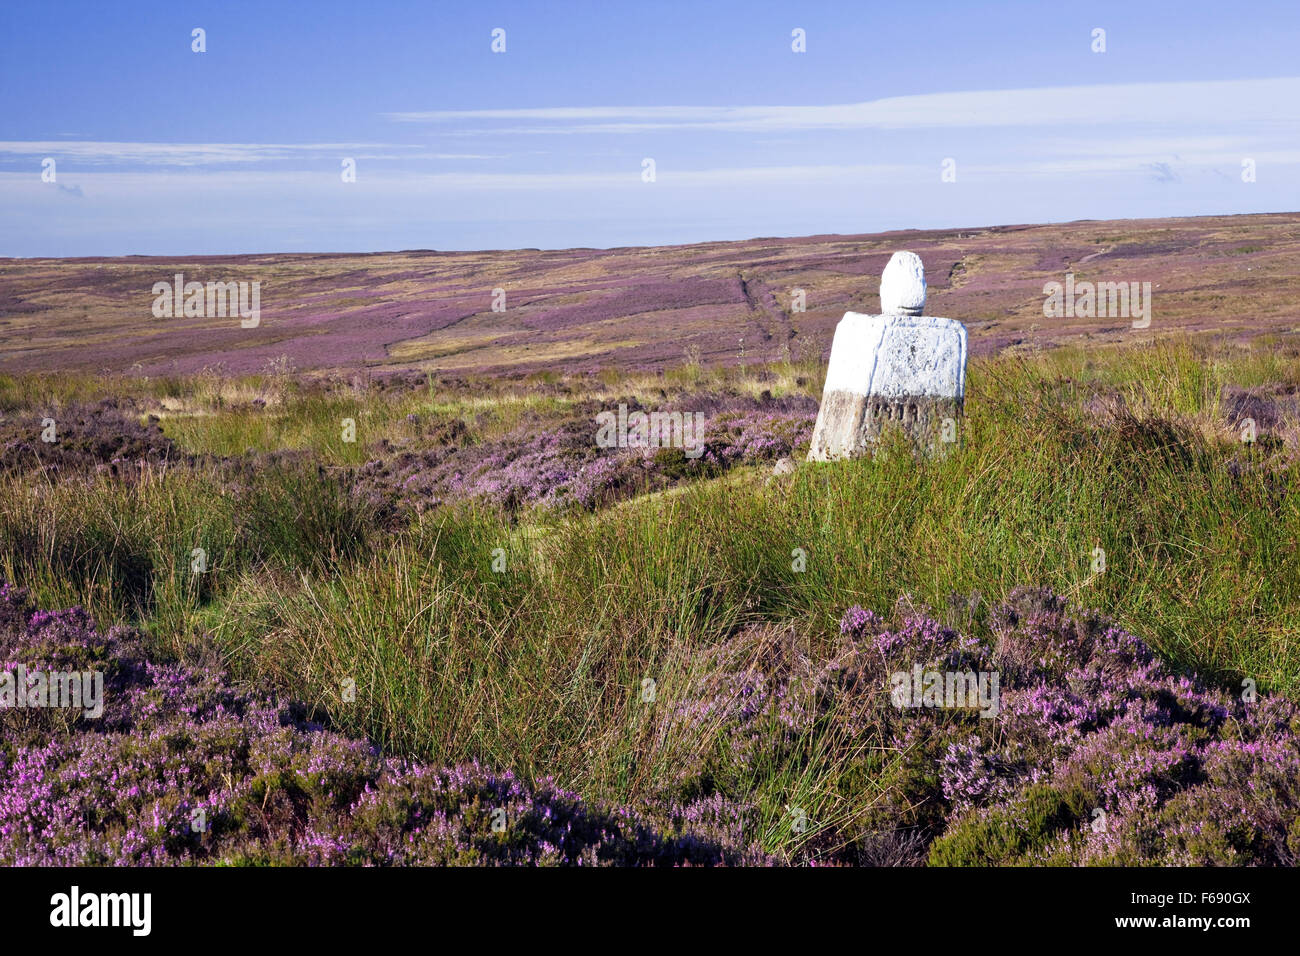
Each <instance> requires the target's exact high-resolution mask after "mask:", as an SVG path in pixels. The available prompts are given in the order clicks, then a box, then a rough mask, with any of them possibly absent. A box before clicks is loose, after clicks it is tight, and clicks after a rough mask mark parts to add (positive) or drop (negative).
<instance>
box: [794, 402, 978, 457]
mask: <svg viewBox="0 0 1300 956" xmlns="http://www.w3.org/2000/svg"><path fill="white" fill-rule="evenodd" d="M963 404H964V403H963V401H962V399H959V398H955V399H954V398H935V397H934V396H910V395H900V396H896V397H885V396H880V395H858V394H856V393H854V392H848V391H839V390H836V391H831V392H827V393H826V394H825V395H823V396H822V405H821V410H820V411H819V412H818V413H817V425H816V427H815V428H814V429H813V437H812V447H811V448H809V450H808V460H809V461H832V460H835V459H839V458H859V457H862V456H863V455H870V454H872V452H873V451H874V450H875V447H876V445H877V444H878V443H879V442H880V440H881V438H882V437H883V436H884V435H885V434H886V433H887V432H888V431H889V430H890V429H901V430H902V432H903V434H904V435H905V436H906V437H907V438H908V439H909V440H910V441H911V443H912V447H913V450H914V451H916V452H918V453H921V454H926V455H941V454H943V453H944V452H945V451H946V450H947V449H948V448H951V447H954V446H955V445H956V443H957V440H958V438H959V437H960V427H961V418H962V409H963Z"/></svg>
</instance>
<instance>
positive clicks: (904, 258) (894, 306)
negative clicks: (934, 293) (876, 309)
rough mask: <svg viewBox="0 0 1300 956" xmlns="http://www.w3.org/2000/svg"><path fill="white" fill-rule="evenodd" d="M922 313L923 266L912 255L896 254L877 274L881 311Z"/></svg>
mask: <svg viewBox="0 0 1300 956" xmlns="http://www.w3.org/2000/svg"><path fill="white" fill-rule="evenodd" d="M924 310H925V266H924V265H923V264H922V263H921V257H920V256H918V255H917V254H916V253H915V252H895V253H894V254H893V255H892V256H891V257H890V259H889V263H888V264H887V265H886V266H885V271H884V272H882V273H881V274H880V311H881V312H883V313H884V314H885V315H920V314H921V313H922V312H923V311H924Z"/></svg>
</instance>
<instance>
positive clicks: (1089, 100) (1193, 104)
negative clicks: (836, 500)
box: [382, 77, 1300, 134]
mask: <svg viewBox="0 0 1300 956" xmlns="http://www.w3.org/2000/svg"><path fill="white" fill-rule="evenodd" d="M382 115H383V116H384V117H385V118H387V119H389V120H391V121H393V122H396V123H440V124H457V123H480V124H481V123H486V124H489V125H488V126H487V127H486V128H488V129H491V130H492V131H493V132H500V133H521V134H536V133H628V132H644V131H650V130H665V129H693V130H720V131H731V132H744V133H757V132H777V131H789V130H809V129H864V128H875V129H909V128H914V129H919V128H926V127H935V128H954V127H982V126H994V127H996V126H1049V125H1082V126H1088V125H1094V124H1112V123H1146V124H1150V123H1153V122H1159V123H1162V124H1177V125H1185V124H1188V123H1205V122H1214V123H1224V122H1227V123H1232V124H1243V123H1264V124H1268V125H1270V126H1274V127H1278V128H1284V129H1297V128H1300V77H1278V78H1274V79H1258V80H1216V81H1195V82H1190V81H1189V82H1168V83H1127V84H1112V85H1084V86H1056V87H1041V88H1035V89H1009V90H975V91H963V92H944V93H922V94H916V95H910V96H895V97H887V98H884V99H878V100H868V101H866V102H861V103H844V104H833V105H823V106H627V107H619V106H571V107H542V108H535V109H489V110H426V111H420V112H390V113H384V114H382ZM519 122H523V123H528V124H534V125H527V126H518V125H506V126H500V125H499V126H498V128H495V129H492V127H491V125H490V124H511V123H519ZM537 124H540V125H537ZM480 129H482V127H480Z"/></svg>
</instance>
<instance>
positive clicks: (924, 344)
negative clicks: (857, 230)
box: [823, 260, 966, 398]
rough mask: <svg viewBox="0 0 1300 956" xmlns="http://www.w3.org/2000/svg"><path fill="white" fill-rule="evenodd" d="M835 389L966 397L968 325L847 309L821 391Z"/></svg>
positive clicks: (887, 394)
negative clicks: (849, 310) (868, 313)
mask: <svg viewBox="0 0 1300 956" xmlns="http://www.w3.org/2000/svg"><path fill="white" fill-rule="evenodd" d="M891 261H892V260H891ZM836 391H843V392H849V393H851V394H854V395H863V396H866V395H879V396H881V397H884V398H897V397H901V396H904V395H918V396H933V397H936V398H964V397H965V394H966V327H965V326H964V325H962V324H961V323H960V322H957V321H955V320H953V319H941V318H938V317H936V316H931V315H864V314H862V313H861V312H846V313H845V314H844V318H842V319H841V320H840V324H839V325H837V326H836V327H835V338H834V340H833V341H832V343H831V360H830V364H829V365H828V366H827V368H826V388H825V391H824V393H823V394H829V393H831V392H836Z"/></svg>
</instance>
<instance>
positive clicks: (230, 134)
mask: <svg viewBox="0 0 1300 956" xmlns="http://www.w3.org/2000/svg"><path fill="white" fill-rule="evenodd" d="M195 27H201V28H203V29H204V30H205V31H206V46H207V50H206V52H203V53H195V52H193V51H192V50H191V42H192V41H191V30H192V29H193V28H195ZM495 28H502V29H504V30H505V31H506V33H505V43H506V51H505V52H504V53H493V52H492V49H491V45H492V31H493V30H494V29H495ZM796 28H799V29H802V30H804V31H805V34H806V47H807V50H806V52H804V53H795V52H793V51H792V49H791V44H792V37H791V33H792V31H793V30H794V29H796ZM1096 28H1101V29H1104V30H1105V31H1106V34H1105V42H1106V51H1105V52H1104V53H1095V52H1093V50H1092V46H1093V42H1094V41H1093V36H1092V33H1093V30H1094V29H1096ZM1297 50H1300V4H1298V3H1296V2H1295V0H1285V2H1261V3H1252V4H1249V5H1245V6H1241V7H1237V8H1229V7H1225V6H1224V5H1223V4H1222V3H1202V2H1180V3H1168V4H1166V3H1161V4H1151V3H1142V2H1134V0H1130V2H1126V3H1113V4H1112V3H1085V4H1064V3H1054V2H1042V3H994V4H990V5H985V4H971V3H968V2H966V3H934V2H930V3H916V4H903V3H897V2H889V3H877V2H871V0H866V2H852V3H849V2H839V3H815V2H814V3H809V2H797V3H764V2H755V0H747V2H736V3H733V2H719V3H712V2H691V3H678V2H655V3H637V4H633V3H623V2H616V0H607V2H595V3H566V2H559V0H552V2H545V3H542V2H535V3H490V2H488V3H470V2H463V3H461V2H437V0H423V2H418V3H401V2H384V0H374V2H367V3H354V2H348V3H343V2H332V0H314V2H312V3H310V4H304V3H275V2H270V0H266V2H260V3H248V2H231V0H222V2H213V3H182V2H175V0H172V2H157V3H154V2H130V0H123V2H120V3H119V2H114V3H105V2H102V0H95V2H75V3H74V2H58V0H41V2H34V3H27V2H7V3H5V4H4V5H3V6H2V7H0V94H2V96H3V98H2V99H0V102H2V103H3V108H2V109H0V223H2V225H0V256H73V255H124V254H174V255H192V254H226V253H241V252H295V251H319V252H335V251H379V250H394V249H412V248H421V249H424V248H436V249H489V248H520V247H542V248H563V247H568V246H616V245H644V244H659V243H677V242H693V241H703V240H712V239H739V238H749V237H754V236H774V235H786V236H788V235H806V234H813V233H828V232H838V233H859V232H875V231H880V230H886V229H901V228H911V227H920V228H940V227H960V226H982V225H993V224H999V223H1014V222H1052V221H1066V220H1072V219H1084V218H1088V219H1103V218H1137V217H1155V216H1173V215H1200V214H1211V213H1241V212H1264V211H1291V210H1296V209H1297V208H1300V201H1298V200H1300V57H1297V53H1296V51H1297ZM47 158H48V159H53V160H54V171H55V181H54V182H44V181H42V169H43V165H42V164H43V161H44V160H45V159H47ZM345 158H351V159H353V160H355V162H356V172H357V175H356V181H355V182H343V181H342V177H341V176H340V172H341V163H342V161H343V160H344V159H345ZM647 158H649V159H653V160H654V164H655V181H654V182H645V181H643V161H644V160H645V159H647ZM947 159H951V160H952V161H953V165H952V166H951V167H950V168H952V169H954V170H955V181H952V182H945V181H944V180H943V176H942V172H943V168H944V167H943V164H944V161H945V160H947ZM1245 159H1251V160H1253V161H1254V164H1255V181H1254V182H1250V183H1247V182H1243V181H1242V161H1243V160H1245Z"/></svg>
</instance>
